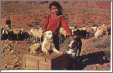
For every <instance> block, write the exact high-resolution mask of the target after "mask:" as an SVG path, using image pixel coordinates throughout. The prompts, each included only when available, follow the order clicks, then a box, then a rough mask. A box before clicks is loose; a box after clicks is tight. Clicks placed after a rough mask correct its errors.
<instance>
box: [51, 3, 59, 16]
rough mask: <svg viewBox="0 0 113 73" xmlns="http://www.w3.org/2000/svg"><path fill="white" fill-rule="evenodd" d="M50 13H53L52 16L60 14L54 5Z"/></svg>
mask: <svg viewBox="0 0 113 73" xmlns="http://www.w3.org/2000/svg"><path fill="white" fill-rule="evenodd" d="M50 12H51V13H52V14H57V13H58V9H57V8H56V7H55V6H54V5H52V6H51V9H50Z"/></svg>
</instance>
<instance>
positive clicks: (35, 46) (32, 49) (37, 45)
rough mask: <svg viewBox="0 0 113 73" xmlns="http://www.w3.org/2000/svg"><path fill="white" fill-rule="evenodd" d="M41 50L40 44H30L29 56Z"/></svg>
mask: <svg viewBox="0 0 113 73" xmlns="http://www.w3.org/2000/svg"><path fill="white" fill-rule="evenodd" d="M40 48H41V44H40V43H34V44H32V45H31V46H30V47H29V49H30V54H36V53H37V50H38V49H40Z"/></svg>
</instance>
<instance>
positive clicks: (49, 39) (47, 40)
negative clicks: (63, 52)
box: [41, 31, 60, 55]
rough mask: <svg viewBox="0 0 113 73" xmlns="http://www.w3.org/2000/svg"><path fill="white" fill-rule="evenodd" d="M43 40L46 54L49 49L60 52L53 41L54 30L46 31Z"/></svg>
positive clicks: (43, 50) (43, 48)
mask: <svg viewBox="0 0 113 73" xmlns="http://www.w3.org/2000/svg"><path fill="white" fill-rule="evenodd" d="M43 38H44V39H43V42H42V48H41V49H42V52H43V53H44V54H46V55H48V54H49V51H53V52H55V53H58V54H59V53H60V52H59V51H58V50H57V49H56V48H55V45H54V43H53V33H52V31H46V32H44V37H43Z"/></svg>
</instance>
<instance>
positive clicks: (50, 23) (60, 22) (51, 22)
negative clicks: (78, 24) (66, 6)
mask: <svg viewBox="0 0 113 73" xmlns="http://www.w3.org/2000/svg"><path fill="white" fill-rule="evenodd" d="M43 24H44V25H43V28H44V30H45V31H47V30H51V31H52V32H53V33H56V31H58V28H59V26H60V27H63V28H64V29H65V30H66V32H67V33H68V35H71V30H70V29H69V26H68V23H67V21H66V20H65V19H64V17H63V16H62V15H60V16H59V17H58V19H55V18H51V17H50V16H48V17H46V19H45V20H44V23H43Z"/></svg>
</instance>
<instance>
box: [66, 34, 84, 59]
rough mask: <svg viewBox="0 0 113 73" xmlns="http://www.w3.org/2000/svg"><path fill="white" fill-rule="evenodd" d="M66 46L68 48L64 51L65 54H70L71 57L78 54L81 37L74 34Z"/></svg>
mask: <svg viewBox="0 0 113 73" xmlns="http://www.w3.org/2000/svg"><path fill="white" fill-rule="evenodd" d="M68 47H69V49H68V51H66V53H67V54H69V55H71V56H72V57H76V56H80V52H81V47H82V40H81V38H80V37H78V36H75V35H74V37H73V38H72V40H71V41H70V43H69V45H68Z"/></svg>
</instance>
